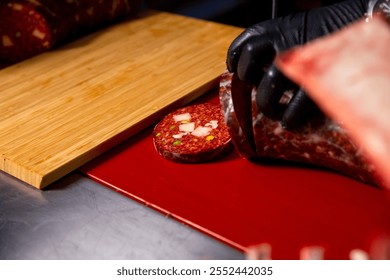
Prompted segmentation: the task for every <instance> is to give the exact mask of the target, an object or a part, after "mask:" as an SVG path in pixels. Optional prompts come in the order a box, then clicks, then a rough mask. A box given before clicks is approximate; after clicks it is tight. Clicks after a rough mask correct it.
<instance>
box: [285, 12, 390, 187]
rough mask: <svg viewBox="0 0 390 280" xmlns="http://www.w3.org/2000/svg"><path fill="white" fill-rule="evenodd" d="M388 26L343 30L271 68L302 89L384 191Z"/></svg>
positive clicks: (389, 147)
mask: <svg viewBox="0 0 390 280" xmlns="http://www.w3.org/2000/svg"><path fill="white" fill-rule="evenodd" d="M389 40H390V26H389V23H388V22H386V21H385V20H384V18H374V19H371V20H370V21H369V22H368V23H367V22H366V21H361V22H359V23H356V24H354V25H352V26H350V27H348V28H346V29H345V30H343V31H341V32H338V33H337V34H334V35H333V36H329V37H327V38H323V39H321V40H318V41H316V42H313V43H311V44H308V45H306V46H303V47H300V48H296V49H293V50H290V51H289V52H286V53H284V54H282V55H280V56H279V57H278V59H277V63H278V65H279V66H280V68H281V69H282V70H283V71H284V72H285V73H286V75H288V76H289V77H290V78H291V79H293V80H294V81H295V82H297V83H300V84H303V85H304V86H305V88H307V89H308V93H309V94H310V96H311V98H313V100H315V101H316V103H317V104H318V105H319V106H320V107H321V109H322V110H323V111H324V112H326V114H327V115H329V116H330V117H332V118H333V119H334V120H337V122H338V123H340V124H342V126H343V127H344V128H345V130H347V131H348V134H349V135H350V136H351V139H353V141H354V142H355V143H357V144H358V145H359V147H361V150H362V152H363V153H364V154H365V155H366V156H367V158H368V159H369V160H370V162H372V163H373V165H375V167H376V169H377V170H378V172H380V174H381V176H382V177H383V180H384V181H385V185H386V186H387V187H388V188H390V172H389V171H390V168H389V167H390V163H389V162H390V126H389V120H390V64H389V61H390V48H389V46H388V42H389Z"/></svg>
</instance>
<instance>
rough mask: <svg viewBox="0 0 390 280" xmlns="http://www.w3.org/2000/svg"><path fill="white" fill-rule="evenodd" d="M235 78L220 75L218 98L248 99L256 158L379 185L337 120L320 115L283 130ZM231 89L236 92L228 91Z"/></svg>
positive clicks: (248, 88)
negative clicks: (305, 165) (313, 167)
mask: <svg viewBox="0 0 390 280" xmlns="http://www.w3.org/2000/svg"><path fill="white" fill-rule="evenodd" d="M237 80H238V79H235V78H234V74H232V73H229V72H225V73H223V74H222V77H221V83H220V97H222V98H220V101H221V104H222V107H223V108H224V107H225V105H224V104H227V103H228V101H227V100H226V98H227V97H229V96H232V95H239V94H241V96H242V97H243V98H245V97H246V98H247V99H248V98H251V99H252V108H251V109H250V110H251V113H252V121H251V122H249V123H248V124H249V125H251V126H252V128H253V139H252V140H248V141H254V143H255V153H256V157H257V158H272V159H284V160H287V161H293V162H302V163H309V164H313V165H316V166H321V167H326V168H328V169H332V170H335V171H337V172H340V173H343V174H345V175H348V176H350V177H353V178H355V179H359V180H361V181H363V182H366V183H369V184H373V185H382V184H383V183H382V180H380V178H379V177H378V176H377V174H376V172H375V169H374V167H373V166H372V165H371V164H369V163H368V162H367V161H366V159H365V158H364V157H363V155H362V154H361V152H360V150H359V148H358V147H357V146H356V145H355V144H354V143H353V142H352V141H351V140H350V138H349V136H348V134H347V132H346V131H345V130H344V129H343V128H342V127H341V126H339V125H338V124H337V123H335V122H333V121H332V120H331V119H329V118H327V117H325V116H323V115H321V116H318V117H317V118H314V119H313V120H311V122H310V123H308V124H307V125H306V126H305V127H303V128H302V129H300V130H296V131H289V130H286V129H284V128H283V127H282V125H281V123H280V121H276V120H272V119H269V118H267V117H265V116H264V115H263V114H262V113H261V111H260V110H258V108H257V106H256V94H257V91H256V90H253V89H252V88H250V87H247V86H245V85H243V84H242V83H237ZM231 90H235V91H237V92H235V93H232V92H230V91H231ZM221 91H222V93H221ZM226 91H227V92H226ZM250 93H251V94H250ZM230 102H234V101H232V100H231V101H230ZM241 102H243V101H241ZM223 111H224V114H225V120H226V119H228V118H229V116H227V115H226V114H228V113H229V111H227V110H223ZM227 124H228V126H232V125H236V124H234V123H232V122H229V123H227ZM247 129H248V128H245V130H247ZM229 131H230V133H232V131H238V129H237V127H233V128H230V129H229ZM240 137H242V136H237V135H236V136H233V135H232V140H233V141H234V139H237V138H240Z"/></svg>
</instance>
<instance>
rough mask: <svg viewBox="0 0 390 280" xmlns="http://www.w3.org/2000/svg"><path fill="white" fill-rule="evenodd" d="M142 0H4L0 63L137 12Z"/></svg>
mask: <svg viewBox="0 0 390 280" xmlns="http://www.w3.org/2000/svg"><path fill="white" fill-rule="evenodd" d="M139 5H140V0H2V1H0V40H1V41H0V64H7V63H8V64H11V63H15V62H18V61H21V60H24V59H27V58H29V57H32V56H34V55H37V54H40V53H42V52H45V51H47V50H50V49H52V48H53V47H54V46H57V45H58V44H61V43H64V42H66V41H67V40H70V39H72V38H73V36H76V35H77V36H79V35H81V34H84V33H86V32H89V31H93V30H95V29H97V28H99V27H101V26H102V25H104V24H108V23H110V22H113V21H115V20H119V19H121V18H123V17H126V16H130V15H132V14H133V13H136V12H137V11H138V9H139Z"/></svg>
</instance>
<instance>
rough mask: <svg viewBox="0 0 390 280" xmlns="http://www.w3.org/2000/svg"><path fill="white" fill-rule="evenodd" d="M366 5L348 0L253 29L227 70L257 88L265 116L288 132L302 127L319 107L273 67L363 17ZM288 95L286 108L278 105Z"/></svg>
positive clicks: (232, 51)
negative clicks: (284, 53)
mask: <svg viewBox="0 0 390 280" xmlns="http://www.w3.org/2000/svg"><path fill="white" fill-rule="evenodd" d="M367 5H368V0H348V1H344V2H341V3H339V4H335V5H332V6H328V7H322V8H319V9H314V10H311V11H308V12H302V13H297V14H291V15H288V16H286V17H281V18H276V19H273V20H268V21H265V22H261V23H258V24H256V25H253V26H252V27H249V28H248V29H246V30H245V31H244V32H243V33H242V34H240V35H239V36H238V37H237V38H236V39H235V40H234V41H233V42H232V44H231V46H230V47H229V50H228V54H227V67H228V70H229V71H230V72H236V73H237V75H238V77H239V78H240V79H241V80H243V81H245V82H247V83H250V84H253V85H255V86H257V95H256V103H257V106H259V109H260V110H261V111H262V112H263V113H264V115H266V116H267V117H270V118H274V119H280V120H281V121H282V124H283V125H284V126H285V127H286V128H290V129H291V128H294V127H296V126H299V125H300V124H301V123H302V122H303V121H304V120H305V119H306V118H307V116H308V115H310V113H311V112H312V111H313V110H315V109H316V106H315V104H314V103H313V102H312V101H311V100H310V99H309V98H308V97H307V95H306V93H305V90H304V89H303V88H300V87H298V86H297V85H296V84H294V83H292V82H291V81H290V80H289V79H288V78H286V77H285V76H284V75H283V74H282V73H281V72H280V71H279V69H278V68H277V67H276V66H275V65H274V64H273V59H274V57H275V55H276V54H278V53H280V52H282V51H284V50H287V49H289V48H291V47H294V46H296V45H303V44H305V43H306V42H308V41H311V40H313V39H316V38H318V37H321V36H324V35H327V34H329V33H332V32H333V31H336V30H338V29H340V28H342V27H343V26H345V25H347V24H349V23H351V22H354V21H355V20H357V19H359V18H361V17H362V16H363V15H364V13H365V12H366V10H367ZM286 91H291V92H293V94H294V95H293V98H292V99H291V101H290V102H289V104H288V106H287V107H286V106H282V105H281V104H280V103H279V101H280V98H281V96H282V95H283V94H284V93H285V92H286Z"/></svg>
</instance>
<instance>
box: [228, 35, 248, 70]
mask: <svg viewBox="0 0 390 280" xmlns="http://www.w3.org/2000/svg"><path fill="white" fill-rule="evenodd" d="M252 36H253V34H252V33H251V32H248V31H244V32H243V33H241V34H240V35H238V37H237V38H236V39H234V41H233V42H232V43H231V45H230V46H229V49H228V51H227V57H226V66H227V68H228V70H229V71H230V72H232V73H234V72H237V65H238V59H239V57H240V55H241V50H242V47H243V46H245V44H246V41H248V40H249V39H250V38H251V37H252Z"/></svg>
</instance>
